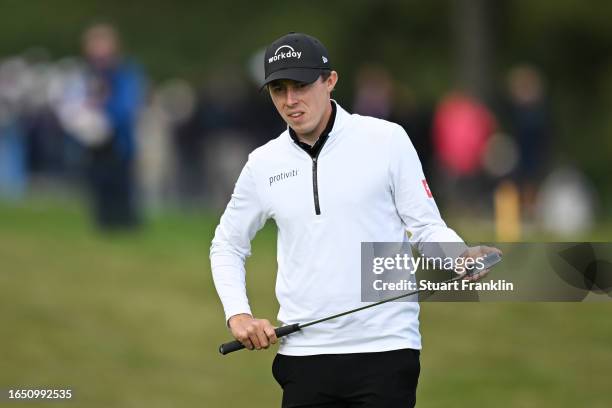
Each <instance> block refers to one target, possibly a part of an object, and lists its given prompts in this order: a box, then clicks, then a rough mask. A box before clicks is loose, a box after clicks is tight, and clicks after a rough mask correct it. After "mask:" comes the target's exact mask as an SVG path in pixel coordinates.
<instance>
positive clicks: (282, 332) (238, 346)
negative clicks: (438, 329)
mask: <svg viewBox="0 0 612 408" xmlns="http://www.w3.org/2000/svg"><path fill="white" fill-rule="evenodd" d="M501 260H502V257H501V255H499V254H498V253H497V252H493V253H490V254H487V255H485V256H484V257H483V260H482V263H483V265H484V266H483V267H482V268H479V269H476V268H474V269H472V270H471V271H469V272H467V273H465V274H463V275H457V276H455V277H454V278H451V279H448V280H445V281H443V282H441V283H450V282H454V281H457V280H459V279H463V278H464V277H465V276H470V275H474V274H475V273H476V272H480V271H483V270H486V269H490V268H491V267H493V266H494V265H496V264H497V263H498V262H500V261H501ZM423 291H425V289H419V290H415V291H413V292H410V293H405V294H403V295H398V296H394V297H390V298H388V299H385V300H381V301H380V302H376V303H371V304H369V305H366V306H362V307H358V308H356V309H351V310H347V311H346V312H342V313H338V314H335V315H332V316H328V317H324V318H322V319H319V320H313V321H311V322H308V323H294V324H288V325H286V326H281V327H277V328H276V329H274V333H276V337H277V338H281V337H284V336H287V335H289V334H291V333H295V332H296V331H299V330H302V329H303V328H305V327H308V326H314V325H315V324H319V323H323V322H326V321H328V320H332V319H336V318H338V317H341V316H346V315H348V314H351V313H355V312H359V311H361V310H365V309H369V308H371V307H374V306H378V305H382V304H383V303H387V302H393V301H394V300H398V299H402V298H405V297H408V296H412V295H416V294H417V293H420V292H423ZM243 348H245V347H244V345H243V344H242V343H241V342H239V341H238V340H234V341H230V342H228V343H224V344H222V345H221V346H219V353H221V354H223V355H225V354H229V353H232V352H234V351H238V350H242V349H243Z"/></svg>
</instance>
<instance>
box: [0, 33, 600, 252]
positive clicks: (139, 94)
mask: <svg viewBox="0 0 612 408" xmlns="http://www.w3.org/2000/svg"><path fill="white" fill-rule="evenodd" d="M81 43H82V56H81V57H72V58H63V59H60V60H57V61H52V60H51V59H50V58H49V57H48V55H47V54H46V52H45V51H44V50H42V49H32V50H28V51H27V52H25V53H23V54H22V55H19V56H15V57H8V58H4V59H3V60H0V198H8V199H15V200H18V199H20V198H21V197H23V196H24V195H25V193H26V192H27V191H28V190H30V189H33V188H34V189H35V188H40V187H41V186H43V187H48V186H59V187H60V188H74V189H75V190H79V191H86V192H87V197H88V199H89V200H90V202H91V208H92V214H93V217H94V220H95V221H96V223H97V225H99V226H100V227H101V228H131V227H134V226H137V225H139V224H140V223H141V221H142V215H141V213H142V209H148V210H151V209H153V210H154V209H158V208H163V207H167V206H182V207H192V208H222V207H223V206H224V205H225V204H226V202H227V200H228V199H229V195H230V194H231V191H232V188H233V183H234V182H235V180H236V178H237V176H238V174H239V172H240V169H241V168H242V165H243V164H244V162H245V160H246V157H247V155H248V153H249V152H250V151H251V150H252V149H253V148H255V147H257V146H259V145H261V144H263V143H265V142H267V141H268V140H270V139H271V138H273V137H276V136H277V135H278V134H279V133H280V132H281V131H282V130H283V129H284V127H285V125H284V124H283V122H282V121H281V119H280V117H279V116H278V114H277V113H276V112H275V111H274V108H273V105H272V103H271V102H270V101H269V100H267V98H266V95H265V93H260V92H258V91H259V89H258V80H259V78H258V76H260V75H261V72H260V71H259V70H260V68H259V66H260V65H262V64H260V63H259V62H260V60H261V59H262V56H261V55H260V54H257V55H255V56H254V57H253V64H252V69H251V70H248V71H249V72H246V73H243V72H241V71H240V70H236V69H235V68H233V67H224V68H223V69H221V70H219V71H217V72H216V73H212V74H211V75H209V77H208V79H207V81H206V83H205V85H204V86H202V87H201V89H195V88H194V87H193V86H192V85H191V84H190V83H189V82H187V81H185V80H181V79H171V80H167V81H164V82H162V83H159V84H152V83H151V82H149V81H148V80H147V77H146V74H145V71H144V70H143V68H142V67H141V66H140V65H139V64H138V63H137V62H136V61H134V60H132V59H131V58H129V57H128V56H127V55H125V53H124V52H123V51H122V47H121V41H120V38H119V35H118V33H117V31H116V29H115V28H114V27H113V26H111V25H108V24H96V25H93V26H91V27H89V28H87V29H86V30H85V31H84V33H83V35H82V39H81ZM343 79H344V78H343ZM352 85H353V89H352V91H353V92H352V94H353V95H354V96H353V100H352V101H340V102H341V103H342V104H343V106H345V107H346V108H348V109H349V110H350V111H352V112H354V113H358V114H363V115H370V116H375V117H378V118H382V119H388V120H391V121H394V122H397V123H399V124H400V125H402V126H403V127H404V128H405V129H406V131H407V132H408V134H409V135H410V136H411V139H412V142H413V144H414V145H415V147H416V149H417V151H418V153H419V156H420V157H421V160H422V163H423V167H424V170H425V174H426V175H428V177H429V178H430V179H431V180H430V185H432V186H434V194H435V195H436V197H437V199H438V202H439V204H440V205H441V206H442V207H446V208H450V209H452V210H453V211H455V212H459V213H471V214H474V215H478V214H479V213H481V212H482V211H489V213H495V216H496V217H497V221H496V222H498V231H507V233H506V234H505V235H502V236H500V238H503V239H506V240H513V239H519V238H520V231H517V228H518V227H517V225H520V224H521V223H522V222H524V221H525V220H526V221H528V222H531V221H533V220H537V219H539V220H540V221H542V222H544V223H549V224H550V225H551V226H553V227H554V226H555V225H556V224H558V220H559V218H567V217H568V214H569V216H571V217H572V219H574V220H576V219H578V220H582V223H581V224H580V225H578V227H577V228H584V226H588V225H589V223H590V222H591V218H592V213H593V202H592V201H593V197H594V193H593V192H592V191H590V190H589V185H588V182H586V180H585V179H584V177H583V176H582V175H581V174H580V172H579V171H578V170H577V169H575V168H567V167H566V168H561V169H559V170H558V171H554V172H553V171H552V170H553V166H552V165H553V162H552V160H551V157H552V155H551V153H552V152H553V151H554V143H553V141H554V127H553V121H552V117H551V113H550V109H549V106H548V100H547V95H546V82H545V78H544V77H543V75H542V74H541V73H540V72H539V71H538V69H537V68H535V67H534V66H530V65H519V66H516V67H513V68H511V69H509V72H508V73H507V75H506V78H505V84H504V86H503V87H500V89H503V90H502V91H500V92H499V95H498V96H497V97H495V98H494V99H493V100H489V101H483V100H481V99H479V98H477V97H475V96H474V95H471V94H470V93H469V92H468V91H466V90H462V89H455V90H450V91H449V92H447V93H446V94H444V95H441V96H440V98H439V100H438V101H436V102H435V103H432V104H429V105H427V104H423V103H420V102H419V101H417V98H416V97H415V95H414V92H413V91H412V89H411V88H410V86H409V85H407V84H405V83H402V82H400V81H397V80H395V79H394V78H393V77H392V76H391V75H390V73H389V72H388V71H387V70H386V69H385V68H384V67H382V66H380V65H374V64H367V65H363V66H362V67H361V68H360V69H359V70H358V73H357V75H356V76H355V79H354V83H353V84H352ZM347 102H348V103H347ZM572 183H573V184H572ZM568 186H569V187H568ZM565 202H570V203H571V204H569V205H568V204H563V203H565ZM560 203H562V204H560ZM576 203H578V204H576ZM580 203H582V204H580ZM564 205H565V207H563V206H564ZM581 205H582V210H576V207H580V206H581ZM566 207H567V208H566ZM557 213H558V215H555V216H554V217H553V218H551V214H557ZM555 217H556V218H555ZM549 218H551V219H549ZM512 224H516V225H514V226H513V225H512Z"/></svg>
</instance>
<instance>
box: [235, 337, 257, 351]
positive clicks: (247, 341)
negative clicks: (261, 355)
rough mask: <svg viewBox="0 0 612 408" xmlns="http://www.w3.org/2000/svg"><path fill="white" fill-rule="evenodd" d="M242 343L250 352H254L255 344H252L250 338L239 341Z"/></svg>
mask: <svg viewBox="0 0 612 408" xmlns="http://www.w3.org/2000/svg"><path fill="white" fill-rule="evenodd" d="M238 341H240V342H241V343H242V345H243V346H244V347H246V348H247V349H249V350H253V343H251V340H249V338H248V337H247V338H245V339H244V340H238Z"/></svg>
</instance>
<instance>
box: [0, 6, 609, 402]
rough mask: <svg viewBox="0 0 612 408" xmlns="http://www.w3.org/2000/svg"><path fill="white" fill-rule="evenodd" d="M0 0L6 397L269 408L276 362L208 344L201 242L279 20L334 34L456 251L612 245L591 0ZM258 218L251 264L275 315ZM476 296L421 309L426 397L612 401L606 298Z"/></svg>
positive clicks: (283, 29)
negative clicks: (420, 177) (396, 132)
mask: <svg viewBox="0 0 612 408" xmlns="http://www.w3.org/2000/svg"><path fill="white" fill-rule="evenodd" d="M0 9H1V10H2V12H1V13H0V27H2V35H1V36H0V321H1V322H2V327H3V330H2V334H1V335H0V388H3V387H4V388H7V387H37V386H49V387H51V386H53V387H56V388H65V387H72V389H73V390H74V391H73V392H74V395H75V400H76V401H78V403H77V405H78V406H126V407H140V406H169V405H174V406H194V405H200V406H207V407H208V406H211V407H216V406H240V405H242V404H249V406H251V407H270V406H278V405H279V401H280V395H281V394H280V389H279V388H278V386H277V385H276V383H275V382H274V380H273V379H272V376H271V372H270V365H271V361H272V358H273V352H272V351H268V352H261V353H246V352H245V353H236V354H235V355H230V356H226V357H221V356H220V355H218V353H217V350H216V349H217V346H218V344H220V343H221V342H223V341H226V340H227V339H229V332H227V331H226V329H225V327H224V321H223V319H224V318H223V313H222V309H221V306H220V303H219V301H218V298H217V297H216V293H215V292H214V288H213V285H212V279H211V277H210V267H209V263H208V248H209V245H210V240H211V239H212V235H213V231H214V227H215V225H216V223H217V221H218V217H219V215H220V212H221V211H222V209H223V208H224V206H225V204H226V203H227V201H228V200H229V196H230V194H231V191H232V188H233V184H234V182H235V180H236V178H237V176H238V174H239V172H240V169H241V168H242V165H243V164H244V162H245V160H246V157H247V155H248V153H249V152H250V151H251V150H252V149H254V148H255V147H257V146H259V145H262V144H264V143H266V142H267V141H268V140H270V139H272V138H274V137H276V136H277V135H278V134H279V133H280V132H282V131H283V130H284V128H285V126H284V123H283V122H282V120H281V119H280V117H279V116H278V114H277V113H276V112H275V110H274V107H273V105H272V103H271V101H270V100H269V97H268V96H267V95H266V93H265V92H259V86H260V83H261V81H262V79H263V64H262V62H263V51H264V49H265V47H266V45H267V44H268V43H270V42H271V41H272V40H274V39H276V38H278V37H279V36H281V35H283V34H286V33H287V32H289V31H299V32H306V33H309V34H311V35H314V36H316V37H318V38H319V39H320V40H321V41H322V42H323V43H324V44H326V46H327V48H328V49H329V52H330V56H331V60H332V64H333V66H334V68H335V69H336V70H337V71H338V73H339V77H340V80H339V83H338V86H337V88H336V90H335V92H334V98H335V99H336V100H337V101H338V102H339V103H340V104H341V105H342V106H343V107H344V108H345V109H347V110H348V111H350V112H355V113H360V114H364V115H371V116H375V117H379V118H383V119H388V120H391V121H394V122H397V123H399V124H401V125H402V126H404V128H405V129H406V131H407V132H408V134H409V135H410V137H411V140H412V142H413V144H414V145H415V147H416V149H417V151H418V153H419V156H420V158H421V161H422V164H423V168H424V171H425V174H426V176H427V177H428V180H429V186H430V188H431V190H432V191H433V194H434V196H435V197H436V200H437V202H438V205H439V207H440V208H441V211H442V213H443V216H444V218H445V219H446V221H447V223H448V224H449V225H450V226H451V227H453V228H455V229H456V230H457V231H458V232H459V234H460V235H462V236H463V237H464V238H465V239H466V240H469V241H471V242H494V241H508V242H517V241H540V240H549V241H550V240H552V241H567V240H569V241H580V240H587V241H588V240H590V241H610V236H611V234H612V183H610V182H609V177H610V174H611V171H610V159H612V137H611V136H612V112H611V109H612V53H611V52H610V50H612V28H611V25H610V21H611V20H612V6H611V5H610V4H608V3H607V2H579V1H573V0H562V1H556V2H550V1H544V0H538V1H531V2H525V1H511V0H500V1H496V2H492V1H486V0H455V1H441V0H438V1H430V2H417V1H404V2H396V1H366V0H355V1H351V2H348V1H346V2H344V1H339V2H328V3H324V2H317V1H313V2H306V3H304V4H297V3H288V2H266V4H257V6H253V4H252V3H251V2H247V1H234V2H219V1H208V2H196V1H180V2H175V3H174V4H170V3H168V2H157V1H148V2H143V1H132V2H125V1H121V2H120V1H104V2H102V1H89V2H77V1H73V0H62V1H55V2H44V1H28V2H18V1H10V0H0ZM274 229H275V227H274V225H273V224H269V225H267V226H266V227H265V228H264V230H262V231H261V232H260V233H259V234H258V236H257V238H256V239H255V242H254V248H253V256H252V257H251V258H250V259H249V261H248V265H247V270H248V271H249V274H248V277H247V280H248V287H249V294H250V299H251V303H252V306H253V309H254V311H255V312H256V313H257V314H258V315H259V316H260V317H266V318H269V319H270V320H273V319H274V317H275V315H276V309H277V304H276V301H275V299H274V294H273V282H274V278H275V267H276V261H275V237H276V235H275V230H274ZM484 306H485V304H459V305H452V307H451V305H448V304H444V303H427V304H424V305H423V307H422V330H423V336H424V347H425V348H424V350H423V354H422V363H423V371H422V376H421V381H420V389H419V394H418V401H419V406H422V407H439V406H474V405H482V406H500V407H531V406H534V407H535V406H538V407H543V406H556V407H559V406H588V407H604V406H608V404H609V400H608V397H607V394H608V391H609V384H610V380H611V377H610V374H609V373H608V370H609V367H610V366H611V365H612V346H611V344H612V343H611V342H610V339H611V338H612V327H611V326H610V325H609V318H608V317H609V312H610V307H609V305H607V304H550V303H548V304H545V303H540V304H536V303H532V304H491V303H489V304H486V307H484ZM441 391H442V392H441Z"/></svg>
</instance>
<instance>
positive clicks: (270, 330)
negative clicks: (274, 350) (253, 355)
mask: <svg viewBox="0 0 612 408" xmlns="http://www.w3.org/2000/svg"><path fill="white" fill-rule="evenodd" d="M228 324H229V328H230V330H231V331H232V335H233V336H234V338H235V339H236V340H238V341H239V342H241V343H242V344H243V345H244V347H246V348H248V349H249V350H253V349H257V350H261V349H262V348H263V349H267V348H268V347H270V344H276V342H277V338H276V333H274V326H272V324H271V323H270V322H269V321H268V320H266V319H256V318H254V317H253V316H251V315H250V314H246V313H243V314H237V315H234V316H232V317H230V319H229V321H228Z"/></svg>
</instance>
